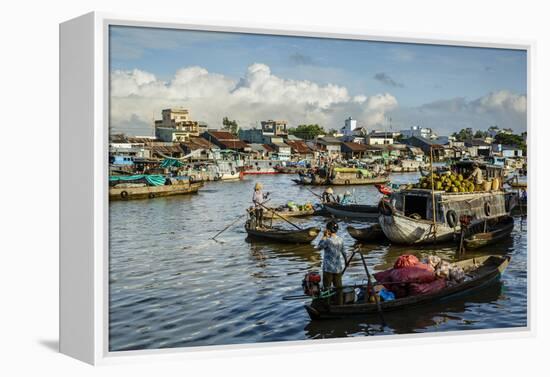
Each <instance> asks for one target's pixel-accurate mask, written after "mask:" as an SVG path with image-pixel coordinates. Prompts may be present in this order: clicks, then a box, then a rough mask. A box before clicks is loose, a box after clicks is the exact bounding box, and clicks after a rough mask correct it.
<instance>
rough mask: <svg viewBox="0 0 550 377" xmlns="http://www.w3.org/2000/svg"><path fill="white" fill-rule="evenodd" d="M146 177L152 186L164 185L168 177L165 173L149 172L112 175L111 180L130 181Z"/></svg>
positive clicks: (114, 181)
mask: <svg viewBox="0 0 550 377" xmlns="http://www.w3.org/2000/svg"><path fill="white" fill-rule="evenodd" d="M142 179H145V180H146V181H147V183H149V184H150V185H151V186H163V185H164V183H165V182H166V178H165V177H164V176H163V175H157V174H155V175H149V174H136V175H112V176H110V177H109V182H113V183H117V182H128V181H139V180H142Z"/></svg>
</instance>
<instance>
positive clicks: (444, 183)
mask: <svg viewBox="0 0 550 377" xmlns="http://www.w3.org/2000/svg"><path fill="white" fill-rule="evenodd" d="M432 177H433V189H434V190H437V191H445V192H474V191H475V190H476V187H475V185H474V182H473V181H472V180H470V179H464V177H463V176H462V174H456V173H452V172H446V173H442V174H436V173H433V174H431V175H427V176H425V177H422V178H420V181H419V182H418V183H417V184H415V185H412V187H411V188H423V189H430V190H431V189H432Z"/></svg>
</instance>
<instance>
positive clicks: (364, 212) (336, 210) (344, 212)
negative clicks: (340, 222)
mask: <svg viewBox="0 0 550 377" xmlns="http://www.w3.org/2000/svg"><path fill="white" fill-rule="evenodd" d="M325 208H326V210H327V212H328V213H330V214H331V215H333V216H336V217H342V218H353V219H368V218H376V217H378V207H377V206H373V205H367V204H339V203H325Z"/></svg>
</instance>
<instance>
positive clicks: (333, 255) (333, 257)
mask: <svg viewBox="0 0 550 377" xmlns="http://www.w3.org/2000/svg"><path fill="white" fill-rule="evenodd" d="M337 232H338V223H337V222H335V221H332V220H331V221H329V222H328V223H327V228H326V230H325V232H324V233H323V238H321V241H319V245H318V246H317V247H318V248H319V249H320V250H323V287H324V289H329V288H330V287H331V286H334V287H335V288H336V290H337V292H336V298H337V303H338V305H342V304H343V301H344V296H343V292H342V274H343V271H344V268H345V265H346V253H345V252H344V241H343V240H342V238H340V237H338V235H337V234H336V233H337Z"/></svg>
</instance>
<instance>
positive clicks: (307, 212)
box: [264, 209, 315, 220]
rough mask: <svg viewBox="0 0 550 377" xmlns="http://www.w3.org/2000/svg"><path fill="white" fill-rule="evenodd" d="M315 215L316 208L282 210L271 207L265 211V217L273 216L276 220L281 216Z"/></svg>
mask: <svg viewBox="0 0 550 377" xmlns="http://www.w3.org/2000/svg"><path fill="white" fill-rule="evenodd" d="M313 215H315V210H314V209H310V210H304V211H291V210H283V211H280V210H273V209H271V210H269V211H266V212H265V214H264V217H265V218H270V217H273V219H274V220H276V219H277V218H278V217H279V216H282V217H285V218H286V217H305V216H313Z"/></svg>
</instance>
